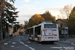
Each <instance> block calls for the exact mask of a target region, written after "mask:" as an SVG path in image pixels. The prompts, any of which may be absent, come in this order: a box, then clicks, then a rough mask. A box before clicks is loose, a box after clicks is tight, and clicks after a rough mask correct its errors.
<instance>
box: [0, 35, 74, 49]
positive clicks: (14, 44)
mask: <svg viewBox="0 0 75 50" xmlns="http://www.w3.org/2000/svg"><path fill="white" fill-rule="evenodd" d="M61 40H63V39H61ZM68 40H70V39H68ZM73 40H74V39H73ZM67 42H68V41H59V42H55V43H54V44H49V43H38V42H35V41H29V40H28V38H27V36H15V37H12V38H8V39H5V40H3V42H1V43H0V50H75V45H73V44H71V43H67Z"/></svg>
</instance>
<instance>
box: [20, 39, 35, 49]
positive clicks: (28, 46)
mask: <svg viewBox="0 0 75 50" xmlns="http://www.w3.org/2000/svg"><path fill="white" fill-rule="evenodd" d="M19 42H20V43H21V44H23V45H24V46H25V47H28V48H29V49H31V50H35V49H34V48H32V47H30V46H28V45H27V44H25V43H23V42H22V41H21V40H20V39H19Z"/></svg>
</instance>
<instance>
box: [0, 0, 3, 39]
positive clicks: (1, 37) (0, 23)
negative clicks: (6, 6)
mask: <svg viewBox="0 0 75 50" xmlns="http://www.w3.org/2000/svg"><path fill="white" fill-rule="evenodd" d="M2 13H3V4H2V0H0V40H2V39H3V33H2Z"/></svg>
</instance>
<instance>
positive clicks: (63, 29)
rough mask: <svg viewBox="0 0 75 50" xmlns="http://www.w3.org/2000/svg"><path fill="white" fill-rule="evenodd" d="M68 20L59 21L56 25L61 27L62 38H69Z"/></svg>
mask: <svg viewBox="0 0 75 50" xmlns="http://www.w3.org/2000/svg"><path fill="white" fill-rule="evenodd" d="M67 21H68V20H67V19H57V20H56V23H57V24H58V27H59V35H60V38H63V37H65V38H68V37H69V34H68V27H67Z"/></svg>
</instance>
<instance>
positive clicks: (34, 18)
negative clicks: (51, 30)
mask: <svg viewBox="0 0 75 50" xmlns="http://www.w3.org/2000/svg"><path fill="white" fill-rule="evenodd" d="M42 20H44V18H43V17H42V16H41V15H39V14H35V15H34V16H32V17H31V19H30V20H29V24H28V27H32V26H34V25H38V24H39V22H40V21H42Z"/></svg>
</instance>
